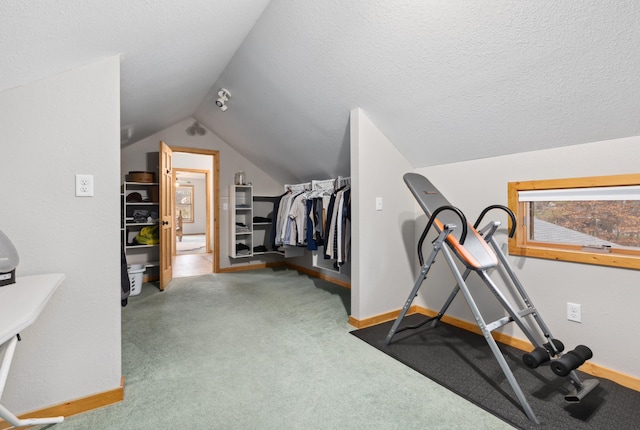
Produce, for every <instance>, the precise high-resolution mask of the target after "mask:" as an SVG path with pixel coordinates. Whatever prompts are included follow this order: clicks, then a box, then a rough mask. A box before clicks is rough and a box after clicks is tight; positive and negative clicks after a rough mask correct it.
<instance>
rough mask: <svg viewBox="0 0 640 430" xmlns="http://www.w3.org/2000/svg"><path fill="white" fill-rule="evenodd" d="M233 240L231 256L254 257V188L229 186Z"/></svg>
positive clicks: (230, 245)
mask: <svg viewBox="0 0 640 430" xmlns="http://www.w3.org/2000/svg"><path fill="white" fill-rule="evenodd" d="M229 206H230V214H229V220H230V226H229V231H230V232H231V240H230V241H229V256H230V257H231V258H243V257H252V256H253V187H252V186H251V185H233V184H232V185H230V186H229Z"/></svg>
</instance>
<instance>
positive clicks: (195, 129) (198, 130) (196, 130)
mask: <svg viewBox="0 0 640 430" xmlns="http://www.w3.org/2000/svg"><path fill="white" fill-rule="evenodd" d="M185 131H186V132H187V134H188V135H189V136H195V135H196V134H197V135H198V136H204V135H205V134H207V130H206V129H205V128H204V127H203V126H201V125H200V124H199V123H198V121H195V122H194V123H193V124H191V125H190V126H189V127H187V129H186V130H185Z"/></svg>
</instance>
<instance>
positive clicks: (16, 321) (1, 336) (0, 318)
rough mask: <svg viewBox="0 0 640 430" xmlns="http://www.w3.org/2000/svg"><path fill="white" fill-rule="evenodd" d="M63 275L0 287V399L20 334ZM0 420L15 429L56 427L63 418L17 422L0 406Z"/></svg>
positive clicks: (16, 419) (24, 279)
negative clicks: (0, 348) (1, 348)
mask: <svg viewBox="0 0 640 430" xmlns="http://www.w3.org/2000/svg"><path fill="white" fill-rule="evenodd" d="M63 279H64V275H62V274H59V273H56V274H51V275H36V276H25V277H23V278H17V280H16V283H15V284H11V285H5V286H3V287H0V345H4V344H6V348H5V350H4V356H3V358H2V364H1V365H0V398H1V397H2V392H3V391H4V386H5V384H6V383H7V376H8V374H9V367H11V361H12V360H13V354H14V353H15V350H16V344H17V343H18V341H19V340H20V332H21V331H23V330H24V329H26V328H27V327H29V326H30V325H31V324H33V323H34V322H35V320H36V319H37V318H38V316H39V315H40V312H42V310H43V309H44V307H45V305H46V304H47V302H48V301H49V299H50V298H51V296H52V295H53V293H54V292H55V291H56V289H57V288H58V286H59V285H60V284H61V283H62V281H63ZM0 418H2V419H4V420H5V421H6V422H8V423H9V424H11V425H12V426H15V427H21V426H33V425H42V424H55V423H60V422H62V421H63V420H64V417H51V418H25V419H20V418H18V417H17V416H15V415H14V414H13V413H11V412H10V411H9V410H8V409H7V408H5V407H4V406H2V405H1V404H0Z"/></svg>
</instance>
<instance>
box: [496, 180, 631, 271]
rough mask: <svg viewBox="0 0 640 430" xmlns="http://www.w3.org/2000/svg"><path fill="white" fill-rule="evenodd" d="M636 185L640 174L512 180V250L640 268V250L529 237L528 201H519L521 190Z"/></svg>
mask: <svg viewBox="0 0 640 430" xmlns="http://www.w3.org/2000/svg"><path fill="white" fill-rule="evenodd" d="M634 185H635V186H637V185H640V174H628V175H614V176H591V177H584V178H569V179H549V180H534V181H519V182H509V183H508V205H509V208H510V209H511V210H512V211H513V212H514V214H515V215H516V220H517V227H516V233H515V235H514V236H513V237H512V238H510V239H509V254H511V255H520V256H523V257H535V258H544V259H549V260H559V261H571V262H576V263H585V264H595V265H601V266H612V267H622V268H628V269H640V251H635V250H621V249H615V250H612V251H611V252H610V253H602V252H597V251H588V250H585V249H584V247H583V246H580V245H569V244H557V243H546V242H538V241H531V240H529V239H528V235H527V231H526V230H527V224H526V218H525V216H526V215H527V213H526V212H527V210H528V203H529V202H520V201H519V199H518V192H519V191H531V190H555V189H558V190H559V189H571V188H587V187H619V186H634ZM509 227H511V226H509Z"/></svg>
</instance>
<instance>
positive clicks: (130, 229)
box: [120, 182, 160, 268]
mask: <svg viewBox="0 0 640 430" xmlns="http://www.w3.org/2000/svg"><path fill="white" fill-rule="evenodd" d="M132 193H139V194H140V196H141V198H142V201H139V202H138V201H135V202H134V201H127V196H129V195H130V194H132ZM121 198H122V222H121V225H120V228H121V240H122V243H123V245H124V251H125V255H126V256H127V263H128V264H143V265H145V267H147V268H151V267H159V266H160V246H159V244H153V245H141V244H136V243H135V237H136V235H137V234H138V233H139V232H140V230H142V228H143V227H149V226H155V225H159V215H160V203H159V201H158V199H159V193H158V183H157V182H124V183H123V184H122V193H121ZM144 212H146V213H147V215H146V216H145V217H144V219H145V220H144V221H140V220H141V219H142V218H143V217H142V215H140V214H141V213H144ZM136 214H138V216H137V217H136V216H135V215H136ZM154 215H155V218H153V220H152V221H148V220H147V219H148V218H149V217H153V216H154ZM138 221H140V222H138Z"/></svg>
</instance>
